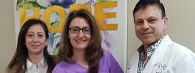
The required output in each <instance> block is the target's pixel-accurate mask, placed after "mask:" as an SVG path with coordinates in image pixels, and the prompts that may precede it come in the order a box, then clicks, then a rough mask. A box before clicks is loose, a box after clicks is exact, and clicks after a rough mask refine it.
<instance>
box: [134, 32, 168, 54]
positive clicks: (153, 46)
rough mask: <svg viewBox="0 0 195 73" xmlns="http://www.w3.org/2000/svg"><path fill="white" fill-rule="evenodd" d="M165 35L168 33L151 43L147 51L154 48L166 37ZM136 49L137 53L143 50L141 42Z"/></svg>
mask: <svg viewBox="0 0 195 73" xmlns="http://www.w3.org/2000/svg"><path fill="white" fill-rule="evenodd" d="M166 36H168V35H167V34H165V35H164V36H163V37H162V38H161V39H160V40H158V42H156V43H155V44H153V45H152V46H150V47H149V48H147V51H150V50H151V49H154V48H155V47H157V45H159V44H161V41H163V39H164V38H166ZM137 51H138V52H139V53H142V52H144V46H143V44H142V45H141V46H140V47H139V48H138V49H137Z"/></svg>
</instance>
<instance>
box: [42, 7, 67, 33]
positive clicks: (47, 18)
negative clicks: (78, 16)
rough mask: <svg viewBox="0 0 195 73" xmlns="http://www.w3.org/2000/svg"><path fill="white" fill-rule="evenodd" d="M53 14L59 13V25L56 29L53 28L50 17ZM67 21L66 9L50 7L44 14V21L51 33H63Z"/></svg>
mask: <svg viewBox="0 0 195 73" xmlns="http://www.w3.org/2000/svg"><path fill="white" fill-rule="evenodd" d="M52 12H57V13H58V15H59V17H60V20H59V24H58V26H56V27H53V26H52V25H51V23H50V15H51V13H52ZM65 19H66V12H65V10H64V8H62V7H60V6H50V7H48V8H47V9H46V10H45V12H44V18H43V21H44V22H45V23H46V24H47V27H48V29H49V31H50V32H52V33H57V32H61V31H62V28H63V25H64V24H65V22H66V20H65Z"/></svg>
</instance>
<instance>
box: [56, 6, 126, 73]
mask: <svg viewBox="0 0 195 73" xmlns="http://www.w3.org/2000/svg"><path fill="white" fill-rule="evenodd" d="M58 56H59V57H60V59H61V60H62V61H61V62H60V63H58V64H57V65H56V67H55V68H54V70H53V73H123V71H122V69H121V67H120V66H119V64H118V62H117V61H116V60H115V58H114V57H113V56H112V54H111V53H110V52H109V51H107V50H103V49H102V47H101V34H100V30H99V28H98V25H97V23H96V21H95V19H94V17H93V15H92V14H91V13H90V12H88V11H87V10H84V9H80V10H76V11H72V12H71V13H70V14H69V16H68V18H67V20H66V23H65V25H64V28H63V31H62V36H61V44H60V50H59V53H58Z"/></svg>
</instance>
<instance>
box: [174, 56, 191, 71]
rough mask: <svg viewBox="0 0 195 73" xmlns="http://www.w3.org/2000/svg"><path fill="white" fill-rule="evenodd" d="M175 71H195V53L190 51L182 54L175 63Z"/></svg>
mask: <svg viewBox="0 0 195 73" xmlns="http://www.w3.org/2000/svg"><path fill="white" fill-rule="evenodd" d="M173 71H174V73H195V54H193V53H192V52H188V53H187V54H186V55H182V56H181V57H180V58H179V59H178V60H177V61H176V63H175V65H174V68H173Z"/></svg>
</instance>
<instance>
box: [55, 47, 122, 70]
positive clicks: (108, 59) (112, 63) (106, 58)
mask: <svg viewBox="0 0 195 73" xmlns="http://www.w3.org/2000/svg"><path fill="white" fill-rule="evenodd" d="M87 71H88V69H87V68H85V67H83V66H81V65H80V64H78V63H73V64H72V63H67V62H65V61H61V62H60V63H58V64H57V65H56V66H55V68H54V70H53V72H52V73H87ZM99 73H124V72H123V70H122V69H121V67H120V66H119V64H118V62H117V61H116V60H115V58H114V57H113V56H112V54H111V53H110V52H109V51H107V50H104V55H103V56H102V58H101V60H100V68H99Z"/></svg>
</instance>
